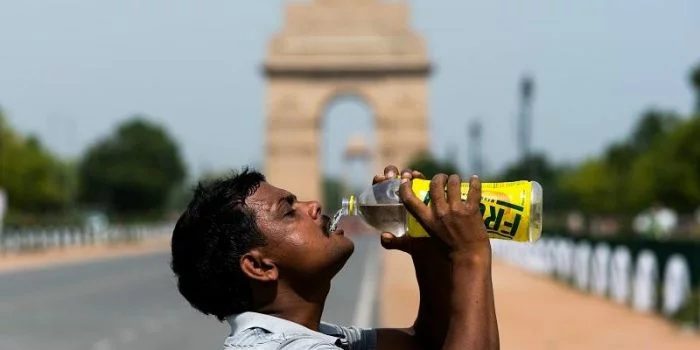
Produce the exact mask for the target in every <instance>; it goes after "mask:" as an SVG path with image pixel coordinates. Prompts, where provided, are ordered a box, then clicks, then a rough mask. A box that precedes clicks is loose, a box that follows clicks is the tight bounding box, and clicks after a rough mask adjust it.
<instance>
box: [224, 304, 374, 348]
mask: <svg viewBox="0 0 700 350" xmlns="http://www.w3.org/2000/svg"><path fill="white" fill-rule="evenodd" d="M228 321H229V324H230V325H231V334H230V336H229V337H228V338H227V339H226V343H225V349H240V348H249V349H250V348H255V349H263V350H264V349H290V350H291V349H350V350H372V349H375V348H376V335H375V331H374V329H371V328H359V327H346V326H341V325H337V324H334V323H328V322H321V325H320V327H319V331H318V332H317V331H313V330H311V329H308V328H306V327H304V326H301V325H299V324H297V323H294V322H291V321H287V320H284V319H281V318H277V317H274V316H270V315H263V314H258V313H244V314H239V315H234V316H233V317H231V318H229V319H228Z"/></svg>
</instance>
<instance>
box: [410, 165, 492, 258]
mask: <svg viewBox="0 0 700 350" xmlns="http://www.w3.org/2000/svg"><path fill="white" fill-rule="evenodd" d="M461 182H462V181H461V179H460V177H459V175H455V174H453V175H450V176H449V177H448V176H447V175H445V174H438V175H435V176H434V177H433V179H432V180H431V182H430V192H429V195H430V202H431V203H432V205H431V206H430V207H428V206H426V205H425V204H424V203H423V202H422V201H421V200H420V199H418V197H416V195H415V194H414V193H413V191H412V190H411V182H410V181H407V182H404V183H402V184H401V187H400V188H399V197H400V198H401V200H402V201H403V203H404V206H405V207H406V210H408V212H409V213H411V215H413V216H414V217H415V218H416V220H418V222H419V223H420V224H421V225H422V226H423V227H424V228H425V229H426V230H427V231H428V233H429V234H430V235H431V236H432V237H435V238H437V239H439V240H440V241H442V242H443V243H445V245H446V246H447V248H448V250H449V257H450V259H451V260H453V261H454V260H456V259H462V258H469V259H471V258H474V257H477V256H480V257H481V256H484V255H485V254H488V255H489V257H490V254H491V245H490V242H489V237H488V233H487V232H486V226H484V221H483V219H482V215H481V212H480V211H479V203H480V201H481V182H480V181H479V179H478V178H477V177H476V176H473V177H472V178H471V181H470V183H469V193H468V194H467V201H466V203H463V202H462V200H461V193H460V188H461ZM445 185H447V190H445ZM445 191H446V192H447V198H445Z"/></svg>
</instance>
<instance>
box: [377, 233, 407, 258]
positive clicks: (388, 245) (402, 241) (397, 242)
mask: <svg viewBox="0 0 700 350" xmlns="http://www.w3.org/2000/svg"><path fill="white" fill-rule="evenodd" d="M380 243H381V245H382V247H384V249H388V250H394V249H396V250H401V251H404V252H407V253H408V252H409V251H410V250H411V237H410V236H408V235H403V236H401V237H396V236H394V235H393V234H392V233H389V232H382V236H381V240H380Z"/></svg>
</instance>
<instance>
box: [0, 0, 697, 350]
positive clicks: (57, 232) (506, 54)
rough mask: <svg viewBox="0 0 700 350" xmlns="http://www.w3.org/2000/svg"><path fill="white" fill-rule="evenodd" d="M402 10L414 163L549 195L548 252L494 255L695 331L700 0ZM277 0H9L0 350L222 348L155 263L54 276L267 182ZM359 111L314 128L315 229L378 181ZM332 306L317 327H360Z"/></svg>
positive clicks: (369, 134) (1, 109) (340, 102)
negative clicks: (349, 196) (199, 190)
mask: <svg viewBox="0 0 700 350" xmlns="http://www.w3.org/2000/svg"><path fill="white" fill-rule="evenodd" d="M319 2H321V3H331V1H319ZM343 2H345V3H347V2H348V0H345V1H340V3H343ZM350 2H352V1H350ZM355 2H356V3H358V4H360V3H366V2H373V1H369V0H362V1H359V0H358V1H355ZM387 2H391V1H387ZM406 2H407V3H408V4H409V5H410V9H411V10H410V23H411V26H412V29H413V30H414V31H415V32H417V33H418V34H419V35H420V36H422V37H423V39H424V40H425V42H426V45H427V48H428V52H429V57H430V60H431V63H432V64H433V65H434V66H435V69H434V71H433V73H432V75H431V77H430V80H429V97H428V101H427V105H428V110H429V113H428V114H429V115H428V117H429V134H430V147H429V152H427V153H422V154H416V155H415V156H414V157H413V158H412V159H411V161H410V164H409V167H411V168H415V169H420V170H422V171H423V172H424V173H425V174H426V175H427V176H432V175H433V174H435V173H437V172H449V173H459V174H462V175H463V176H468V175H471V174H479V175H480V176H481V178H482V181H485V182H497V181H510V180H519V179H531V180H536V181H538V182H540V183H541V184H542V186H543V187H544V193H545V199H544V201H545V216H544V218H545V226H544V233H543V239H542V241H541V242H539V243H538V244H537V245H536V247H534V248H533V247H532V246H529V245H528V246H527V247H528V248H523V247H526V246H525V245H518V246H517V247H514V246H513V245H502V243H501V242H498V243H497V244H496V249H495V253H496V254H498V255H499V257H501V258H502V259H503V260H505V261H508V262H509V263H511V264H514V265H516V266H519V267H520V268H522V271H523V273H536V274H545V275H548V276H550V277H552V283H562V282H563V283H564V284H570V285H571V286H572V287H573V288H578V289H580V290H584V291H591V292H595V293H598V294H601V295H603V296H606V297H608V296H609V297H610V298H611V299H613V300H614V301H618V302H619V303H623V304H627V305H629V306H630V307H631V308H633V309H636V310H639V311H642V312H646V311H654V312H656V311H658V313H659V314H662V315H664V316H665V317H666V318H667V319H668V320H669V322H671V323H674V322H675V323H678V324H680V325H681V327H685V328H690V329H693V331H694V332H697V329H698V325H699V324H700V21H698V14H700V3H698V2H697V1H693V0H669V1H653V0H638V1H634V2H619V1H618V2H611V1H602V0H595V1H585V2H576V3H571V2H561V1H551V0H542V1H524V2H522V1H521V2H517V3H516V2H506V1H490V2H488V3H482V2H474V1H463V2H434V1H432V2H431V1H425V0H413V1H406ZM285 3H287V1H247V2H241V1H238V2H233V1H211V2H196V1H185V0H178V1H164V0H151V1H147V2H142V1H134V0H130V1H113V2H89V1H77V0H55V1H38V0H25V1H0V348H2V349H40V348H45V346H47V344H49V343H50V342H54V343H55V344H57V345H55V346H57V347H55V348H57V349H58V348H61V349H63V348H65V349H83V348H85V349H113V348H129V349H137V348H144V349H146V348H148V349H159V348H163V349H164V348H166V346H170V345H173V344H177V345H178V347H177V348H180V346H184V345H185V344H189V346H192V347H198V348H201V347H202V345H203V344H207V345H211V346H214V347H216V346H220V344H221V343H222V342H223V339H224V338H225V336H226V332H227V330H226V327H224V326H222V325H220V324H217V322H216V321H212V320H211V319H206V318H204V317H200V316H198V315H197V314H196V313H195V312H194V311H193V310H190V308H189V307H188V305H185V304H184V303H183V301H182V300H180V299H181V298H179V295H178V294H177V291H176V290H175V289H174V285H173V282H172V279H171V276H170V272H169V270H168V266H167V262H168V261H167V258H168V257H167V253H164V252H160V253H152V252H151V253H148V254H142V255H139V256H138V257H135V258H134V257H132V258H120V259H117V260H110V261H106V260H104V261H102V262H100V264H96V263H95V264H92V263H85V262H83V263H78V262H74V263H73V265H70V266H62V267H53V268H54V269H58V270H51V269H48V267H49V266H53V265H55V264H57V263H60V262H62V261H63V260H64V259H76V258H75V257H70V258H68V257H67V256H68V254H69V253H68V250H70V249H72V247H81V248H85V247H86V246H101V245H104V244H111V245H113V246H115V247H119V249H124V247H123V244H124V243H128V242H142V241H146V240H151V241H153V240H161V243H162V246H163V247H166V248H167V238H168V237H169V234H170V230H171V227H172V223H173V220H175V219H176V218H177V216H178V215H179V213H180V211H181V210H182V209H183V208H184V206H185V205H186V204H187V202H188V200H189V196H190V191H191V188H192V186H193V185H194V184H196V183H197V182H198V181H200V180H203V179H208V178H212V177H215V176H220V175H224V174H226V173H227V172H229V171H230V170H235V169H238V168H240V167H241V166H244V165H250V166H253V167H255V168H258V169H260V170H264V169H263V165H264V163H265V160H264V157H265V137H266V136H265V131H266V129H265V127H266V124H265V121H266V119H265V114H266V110H265V108H266V107H265V103H266V101H265V92H266V90H265V87H266V80H265V76H264V75H263V74H261V64H262V62H263V61H264V59H265V57H266V47H267V45H268V41H269V39H270V38H271V37H272V35H273V34H274V33H275V32H278V31H279V30H280V28H281V27H282V25H283V22H284V16H283V14H284V6H285ZM373 113H374V111H372V110H371V107H370V106H369V104H368V103H367V101H364V100H362V99H361V98H359V97H342V98H337V99H334V100H333V101H332V102H331V103H330V104H329V105H328V106H327V108H326V109H325V111H324V117H323V123H322V125H321V126H320V127H321V128H322V129H321V130H322V136H323V137H322V141H321V142H320V143H319V145H318V147H320V149H322V150H323V152H322V154H323V156H322V157H323V159H322V164H323V165H322V169H323V179H324V180H323V187H322V188H323V198H322V200H323V203H324V205H325V206H326V208H327V211H329V212H331V211H332V210H333V209H335V208H337V207H338V205H339V203H340V197H341V196H342V195H344V194H345V193H346V192H348V191H350V190H351V189H352V190H357V189H359V188H361V187H364V186H366V185H367V183H368V182H369V179H370V178H371V175H372V173H373V172H374V170H375V169H373V168H372V167H371V166H369V165H368V164H367V163H366V162H365V163H363V162H362V160H363V159H364V158H363V157H359V158H360V162H359V163H358V162H356V161H355V160H356V159H355V158H357V157H355V158H353V157H348V154H360V155H362V154H364V153H363V152H365V150H371V149H372V148H373V147H375V142H376V141H375V139H374V137H375V136H374V135H375V118H374V115H373ZM353 152H354V153H353ZM362 230H367V228H366V227H365V228H363V229H362ZM355 239H357V240H358V244H359V247H360V249H359V250H358V251H359V253H358V254H360V256H364V254H367V256H369V255H372V254H378V251H376V249H375V248H373V244H375V243H376V242H374V241H373V240H371V239H369V240H368V238H366V237H365V236H358V237H356V238H355ZM600 247H604V248H600ZM599 248H600V249H599ZM623 248H624V249H626V250H627V253H618V251H622V250H623ZM115 249H116V248H115ZM524 249H528V250H526V251H525V250H524ZM54 250H60V251H63V252H65V254H64V255H57V257H55V258H53V260H51V259H48V260H45V262H43V263H33V264H35V265H37V266H39V265H42V264H43V265H45V267H44V268H38V269H32V270H31V271H30V270H26V269H25V268H23V267H13V266H14V265H13V264H16V265H17V263H16V262H17V261H21V260H22V259H25V260H26V259H28V258H26V257H27V256H31V257H33V258H35V259H39V258H45V257H46V256H47V254H48V253H47V252H49V251H54ZM75 251H76V252H78V250H75ZM600 251H602V252H600ZM562 252H563V253H562ZM616 253H618V254H617V255H616ZM71 254H72V253H71ZM81 254H83V255H89V254H88V253H85V251H79V252H78V253H75V254H74V255H77V256H79V255H81ZM625 254H626V255H625ZM649 254H651V255H649ZM98 255H99V254H98ZM622 255H624V257H620V256H622ZM648 256H651V258H648ZM615 259H617V260H615ZM42 261H43V260H42ZM71 261H72V260H71ZM76 261H77V260H76ZM615 261H617V263H619V264H622V265H619V266H618V265H615V264H616V263H615ZM620 261H623V262H620ZM624 261H626V263H625V262H624ZM13 262H15V263H13ZM362 262H363V261H361V260H360V258H356V260H354V262H351V264H350V266H349V271H350V272H348V273H347V275H343V276H344V277H343V278H344V279H345V280H347V281H348V282H347V283H348V286H350V287H348V289H352V288H353V287H352V286H356V285H359V284H358V283H355V282H353V281H354V280H353V279H357V281H359V280H363V278H364V277H363V276H364V275H363V273H364V272H363V271H365V270H363V266H364V265H362ZM20 265H22V264H19V265H18V266H20ZM22 266H24V265H22ZM615 266H617V267H615ZM640 266H643V267H640ZM669 266H671V267H669ZM678 266H680V267H678ZM618 267H619V269H621V270H619V271H618V270H616V268H618ZM601 269H602V271H604V274H603V275H601V272H595V271H599V270H601ZM5 270H6V271H5ZM134 270H140V274H136V275H134V273H136V272H134ZM2 271H4V272H2ZM620 271H622V272H620ZM678 271H681V272H678ZM618 272H619V273H621V274H622V275H616V273H618ZM596 273H598V274H596ZM612 276H622V277H619V279H624V280H626V281H627V282H625V283H626V284H625V286H626V287H625V286H623V287H619V286H618V287H615V288H621V289H620V290H623V291H618V292H614V291H613V287H611V286H613V285H617V284H619V282H615V281H613V280H614V277H612ZM640 276H641V277H640ZM373 278H377V277H376V276H375V277H373ZM557 280H559V281H557ZM598 280H600V281H604V282H595V281H598ZM641 280H644V281H646V280H649V282H639V281H641ZM669 280H672V281H671V282H668V281H669ZM110 281H111V282H110ZM628 282H629V283H628ZM81 283H82V284H81ZM340 283H346V282H340ZM371 283H372V284H376V281H373V282H371ZM596 283H598V284H596ZM601 283H604V286H603V285H601ZM616 283H617V284H616ZM644 283H646V284H644ZM637 284H641V285H642V286H641V287H635V286H636V285H637ZM668 286H671V287H668ZM120 288H123V289H120ZM354 288H355V289H356V288H357V287H354ZM635 288H644V289H640V290H644V291H646V292H635V290H636V289H635ZM671 288H676V289H678V290H679V291H678V292H676V291H675V290H676V289H673V290H674V291H673V293H672V292H670V290H671ZM81 291H82V292H81ZM86 291H89V292H86ZM81 293H84V294H81ZM343 293H347V295H345V294H343V295H339V294H338V295H337V294H333V295H332V296H331V298H332V299H333V300H337V301H338V302H337V303H334V304H335V305H337V306H336V307H335V308H332V309H331V310H329V311H328V313H329V314H328V315H329V318H331V319H333V320H336V321H338V322H347V323H350V322H352V321H356V320H357V318H353V319H350V318H348V319H344V317H346V316H343V315H345V314H352V312H346V311H347V310H355V304H357V303H359V302H360V301H359V300H358V299H357V298H358V297H356V296H353V295H356V294H358V293H354V292H352V291H347V292H343ZM616 293H617V294H616ZM645 293H646V294H645ZM650 293H651V294H650ZM360 294H361V293H360ZM81 295H83V296H81ZM377 299H379V298H376V297H374V298H373V299H372V300H374V301H373V302H375V303H381V300H377ZM42 303H43V304H42ZM42 305H43V306H42ZM378 317H379V316H378V315H373V316H372V317H370V318H369V319H368V321H366V322H367V324H368V325H372V324H377V322H379V321H378ZM591 322H594V321H593V320H591ZM37 329H41V331H40V332H38V333H39V334H37V332H36V330H37ZM144 330H146V331H144ZM183 330H185V331H183ZM42 332H46V334H41V333H42ZM139 332H141V333H139ZM142 333H143V334H148V335H147V336H146V335H143V334H142ZM666 349H670V348H669V347H666Z"/></svg>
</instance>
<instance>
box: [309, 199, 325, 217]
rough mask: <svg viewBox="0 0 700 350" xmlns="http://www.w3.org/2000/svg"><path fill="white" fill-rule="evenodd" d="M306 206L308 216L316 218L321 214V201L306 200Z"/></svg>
mask: <svg viewBox="0 0 700 350" xmlns="http://www.w3.org/2000/svg"><path fill="white" fill-rule="evenodd" d="M307 208H308V212H309V216H310V217H311V218H312V219H314V220H316V219H318V218H319V217H320V216H321V209H322V208H321V203H319V202H318V201H310V202H307Z"/></svg>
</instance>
